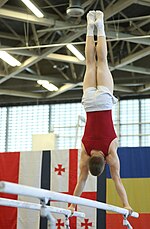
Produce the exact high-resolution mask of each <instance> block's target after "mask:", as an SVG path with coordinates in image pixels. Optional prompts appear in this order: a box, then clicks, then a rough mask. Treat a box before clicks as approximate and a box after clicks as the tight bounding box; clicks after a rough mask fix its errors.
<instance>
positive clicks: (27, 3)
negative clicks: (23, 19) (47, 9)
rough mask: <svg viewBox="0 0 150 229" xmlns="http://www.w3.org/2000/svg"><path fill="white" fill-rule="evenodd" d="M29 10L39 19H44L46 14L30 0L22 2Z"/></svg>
mask: <svg viewBox="0 0 150 229" xmlns="http://www.w3.org/2000/svg"><path fill="white" fill-rule="evenodd" d="M21 1H22V2H23V3H24V4H25V5H26V6H27V7H28V8H29V10H31V11H32V12H33V13H34V14H35V15H36V16H37V17H39V18H42V17H44V14H43V13H42V12H41V11H40V10H39V9H38V8H37V7H36V6H35V5H34V4H33V3H32V2H31V1H30V0H21Z"/></svg>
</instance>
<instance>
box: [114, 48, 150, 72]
mask: <svg viewBox="0 0 150 229" xmlns="http://www.w3.org/2000/svg"><path fill="white" fill-rule="evenodd" d="M149 54H150V47H147V48H144V49H142V50H140V51H138V52H136V53H134V54H131V55H129V56H127V57H125V58H123V59H122V60H121V61H118V62H117V63H116V64H115V66H114V68H112V70H115V69H118V68H121V67H123V66H125V65H127V64H130V63H132V62H134V61H137V60H139V59H141V58H143V57H145V56H148V55H149Z"/></svg>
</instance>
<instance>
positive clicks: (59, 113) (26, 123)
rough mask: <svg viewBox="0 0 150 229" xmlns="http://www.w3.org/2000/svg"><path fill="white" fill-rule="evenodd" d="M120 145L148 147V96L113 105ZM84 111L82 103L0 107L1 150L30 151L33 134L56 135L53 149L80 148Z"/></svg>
mask: <svg viewBox="0 0 150 229" xmlns="http://www.w3.org/2000/svg"><path fill="white" fill-rule="evenodd" d="M112 113H113V121H114V124H115V129H116V132H117V135H118V137H119V141H120V144H119V145H120V146H150V115H149V114H150V99H140V100H138V99H135V100H121V101H119V102H118V103H117V104H116V105H115V106H114V108H113V111H112ZM85 119H86V114H85V112H84V109H83V106H82V105H81V103H64V104H52V105H48V104H47V105H37V106H36V105H35V106H16V107H8V108H6V107H1V108H0V151H16V150H17V151H20V150H22V151H25V150H27V151H29V150H31V149H32V134H42V133H43V134H47V133H49V132H54V133H55V134H56V148H57V149H68V148H80V147H81V138H82V135H83V131H84V126H85Z"/></svg>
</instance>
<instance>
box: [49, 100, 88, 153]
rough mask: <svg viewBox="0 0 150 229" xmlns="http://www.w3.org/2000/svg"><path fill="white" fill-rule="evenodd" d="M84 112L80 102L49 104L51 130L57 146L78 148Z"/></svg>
mask: <svg viewBox="0 0 150 229" xmlns="http://www.w3.org/2000/svg"><path fill="white" fill-rule="evenodd" d="M82 117H83V119H84V117H85V113H84V110H83V107H82V105H81V104H80V103H67V104H56V105H51V128H50V129H51V130H53V131H54V133H55V134H56V136H57V146H56V147H57V148H58V149H68V148H80V147H81V136H82V134H83V127H84V123H83V122H82V120H81V119H82Z"/></svg>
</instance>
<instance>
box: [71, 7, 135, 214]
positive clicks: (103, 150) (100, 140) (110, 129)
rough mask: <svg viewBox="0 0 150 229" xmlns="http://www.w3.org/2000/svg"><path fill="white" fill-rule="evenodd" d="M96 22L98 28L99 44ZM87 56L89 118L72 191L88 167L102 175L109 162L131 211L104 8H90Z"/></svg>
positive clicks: (85, 92)
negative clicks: (122, 173) (115, 112)
mask: <svg viewBox="0 0 150 229" xmlns="http://www.w3.org/2000/svg"><path fill="white" fill-rule="evenodd" d="M95 26H96V28H97V45H96V46H95V42H94V27H95ZM85 56H86V72H85V76H84V81H83V97H82V104H83V106H84V109H85V111H86V115H87V120H86V125H85V130H84V135H83V138H82V152H81V159H80V174H79V178H78V182H77V185H76V187H75V190H74V194H73V195H75V196H80V195H81V193H82V191H83V189H84V186H85V183H86V180H87V177H88V174H89V171H90V173H91V174H92V175H93V176H99V175H101V173H102V172H103V170H104V168H105V164H106V163H107V164H108V165H109V168H110V173H111V177H112V179H113V181H114V184H115V188H116V191H117V193H118V195H119V197H120V200H121V202H122V204H123V207H124V208H126V209H128V210H129V213H130V214H131V213H132V208H131V207H130V205H129V202H128V197H127V194H126V191H125V188H124V186H123V183H122V181H121V179H120V162H119V158H118V155H117V147H118V141H117V135H116V133H115V130H114V125H113V121H112V106H113V104H115V103H116V102H117V98H115V97H114V96H113V87H114V83H113V78H112V75H111V73H110V71H109V67H108V62H107V43H106V37H105V30H104V22H103V12H101V11H89V13H88V14H87V35H86V46H85ZM69 209H70V210H72V212H73V211H74V210H75V204H71V205H70V207H69Z"/></svg>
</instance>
